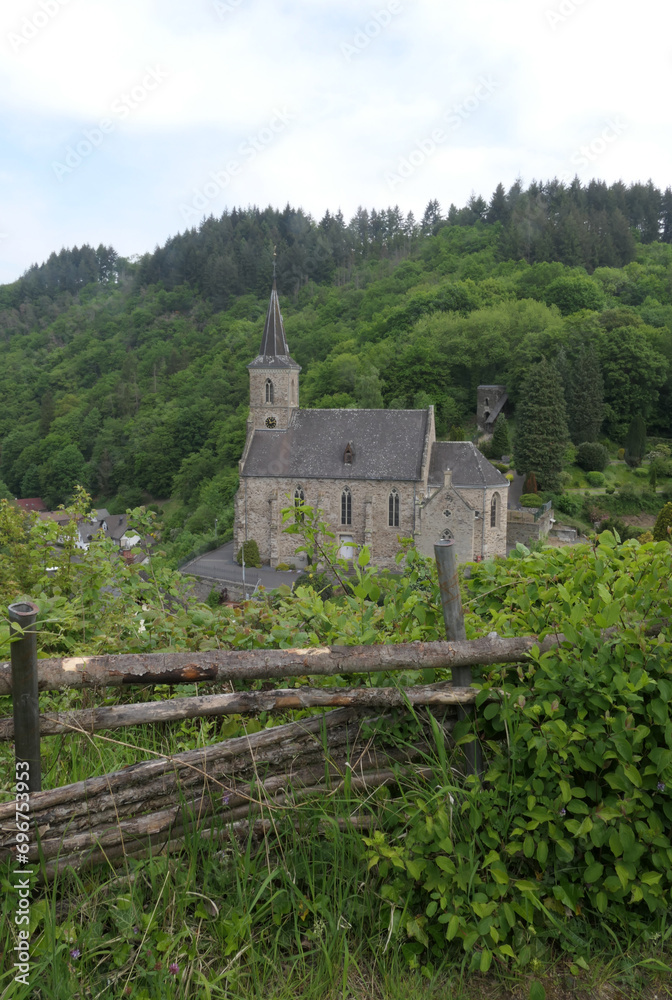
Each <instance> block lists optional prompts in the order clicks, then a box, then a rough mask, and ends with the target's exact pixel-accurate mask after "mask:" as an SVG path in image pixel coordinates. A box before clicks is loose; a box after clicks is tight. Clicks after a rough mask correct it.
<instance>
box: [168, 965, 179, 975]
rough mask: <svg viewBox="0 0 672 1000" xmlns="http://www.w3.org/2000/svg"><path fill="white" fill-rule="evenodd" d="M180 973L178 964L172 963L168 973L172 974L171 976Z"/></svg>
mask: <svg viewBox="0 0 672 1000" xmlns="http://www.w3.org/2000/svg"><path fill="white" fill-rule="evenodd" d="M179 971H180V967H179V965H178V964H177V962H171V963H170V965H169V966H168V972H169V973H170V974H171V976H176V975H177V974H178V972H179Z"/></svg>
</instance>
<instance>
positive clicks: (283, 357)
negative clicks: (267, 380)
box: [247, 278, 301, 371]
mask: <svg viewBox="0 0 672 1000" xmlns="http://www.w3.org/2000/svg"><path fill="white" fill-rule="evenodd" d="M247 367H248V368H296V369H297V370H298V371H301V365H297V363H296V361H294V360H293V359H292V358H290V356H289V347H288V346H287V338H286V337H285V327H284V324H283V322H282V313H281V312H280V302H279V300H278V289H277V288H276V285H275V278H274V279H273V288H272V290H271V298H270V301H269V303H268V312H267V313H266V322H265V323H264V333H263V335H262V338H261V347H260V348H259V354H258V355H257V357H256V358H255V359H254V361H252V362H251V363H250V364H249V365H248V366H247Z"/></svg>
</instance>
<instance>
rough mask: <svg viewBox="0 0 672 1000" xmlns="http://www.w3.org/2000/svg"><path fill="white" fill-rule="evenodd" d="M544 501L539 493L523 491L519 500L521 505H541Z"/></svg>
mask: <svg viewBox="0 0 672 1000" xmlns="http://www.w3.org/2000/svg"><path fill="white" fill-rule="evenodd" d="M543 502H544V501H543V500H542V499H541V497H540V496H539V494H538V493H523V494H522V495H521V498H520V501H519V503H520V506H521V507H541V505H542V503H543Z"/></svg>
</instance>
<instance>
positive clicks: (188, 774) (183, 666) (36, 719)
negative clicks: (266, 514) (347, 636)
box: [0, 542, 562, 878]
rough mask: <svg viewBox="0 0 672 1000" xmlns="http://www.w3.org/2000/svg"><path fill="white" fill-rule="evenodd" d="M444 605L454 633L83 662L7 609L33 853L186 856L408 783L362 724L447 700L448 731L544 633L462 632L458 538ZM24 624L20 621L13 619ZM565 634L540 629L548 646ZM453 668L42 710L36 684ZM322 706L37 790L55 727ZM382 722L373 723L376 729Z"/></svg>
mask: <svg viewBox="0 0 672 1000" xmlns="http://www.w3.org/2000/svg"><path fill="white" fill-rule="evenodd" d="M436 558H437V567H438V571H439V583H440V587H441V599H442V607H443V612H444V620H445V623H446V632H447V635H448V639H449V641H446V642H433V643H408V644H404V645H388V646H346V647H328V648H317V649H284V650H250V651H237V650H225V651H211V652H206V653H163V654H161V653H158V654H148V655H132V654H128V655H118V656H90V657H89V656H83V657H71V658H61V659H45V660H39V661H38V660H37V646H36V631H35V627H34V622H35V614H36V611H37V609H36V608H35V607H34V605H32V604H27V603H26V604H20V605H12V607H11V608H10V621H11V622H13V623H14V624H13V628H15V630H17V632H18V635H17V636H15V641H13V642H12V647H11V652H12V660H11V663H3V664H0V693H2V694H6V693H11V694H12V697H13V718H12V719H9V718H5V719H1V720H0V739H5V740H10V739H14V742H15V751H16V759H17V761H27V762H29V764H30V824H31V826H30V829H31V835H30V838H29V848H28V855H27V857H28V861H29V862H31V863H35V864H36V863H40V864H41V875H42V877H43V878H49V877H51V876H53V875H54V873H55V872H56V871H57V870H59V869H60V870H63V869H64V868H76V869H82V868H84V867H88V866H90V865H93V864H96V863H99V862H102V861H108V862H110V863H115V862H119V861H120V860H123V858H126V857H133V856H141V855H144V854H146V853H147V852H148V851H154V852H156V851H159V850H171V851H172V850H178V849H180V847H181V846H182V844H183V842H184V839H185V837H187V836H190V835H192V834H193V832H194V831H198V835H199V836H202V837H212V836H220V837H227V836H230V835H231V830H232V829H233V830H235V829H236V824H241V823H243V824H249V823H251V822H255V815H256V816H260V820H257V822H259V823H260V825H261V828H262V829H263V828H264V824H266V823H268V817H269V815H272V814H273V812H274V810H276V811H277V810H279V811H281V812H282V811H286V810H289V809H291V808H293V806H294V804H296V803H297V802H298V801H299V800H301V799H305V798H306V797H309V796H311V795H315V794H321V795H325V794H331V793H334V792H337V791H338V790H339V788H342V787H344V786H345V785H347V786H348V787H350V788H352V789H357V790H367V789H373V788H376V787H379V786H381V785H384V784H389V783H392V782H395V781H397V780H398V779H399V775H400V770H404V769H408V768H414V767H415V768H416V769H417V768H418V767H420V768H421V762H422V747H421V745H419V746H417V747H416V748H415V750H414V749H413V748H410V749H409V750H405V751H404V752H400V751H398V750H390V748H389V745H386V741H385V738H384V732H381V731H380V727H378V732H379V735H378V736H376V734H375V732H374V735H371V734H372V728H371V726H370V725H367V726H366V728H365V729H364V727H363V726H362V722H363V721H364V720H365V719H366V720H367V722H370V720H371V719H372V716H375V717H377V718H379V719H380V718H384V714H385V713H386V712H389V711H391V710H393V709H399V708H406V709H409V708H411V707H415V706H423V707H426V706H439V707H440V709H441V711H440V713H437V714H438V715H439V716H440V718H441V725H442V726H443V728H444V732H445V733H446V734H448V733H449V732H450V730H451V728H452V726H453V724H454V720H455V718H457V717H460V716H461V717H464V716H465V715H466V714H467V713H468V712H469V711H470V706H472V703H473V701H474V699H475V696H476V691H475V689H474V688H472V687H471V686H470V683H471V667H472V666H473V665H476V664H489V663H503V662H517V661H520V660H521V659H524V657H525V654H526V653H527V652H528V651H529V649H530V648H531V647H532V645H533V644H535V643H537V640H536V639H535V638H534V637H529V638H516V639H502V638H500V637H499V636H497V635H495V634H491V635H489V636H487V637H484V638H480V639H475V640H472V641H466V639H465V637H464V622H463V618H462V609H461V603H460V595H459V585H458V579H457V572H456V567H455V562H454V555H453V550H452V542H447V543H441V544H440V545H437V546H436ZM17 626H18V629H17ZM559 641H562V636H556V637H554V638H552V639H550V638H549V639H546V640H545V641H544V642H543V643H541V644H539V645H541V647H542V649H547V648H551V647H552V646H553V645H555V644H556V643H557V642H559ZM426 668H450V669H451V671H452V678H453V682H452V683H446V682H443V683H439V684H430V685H418V686H413V687H409V688H406V689H400V688H397V687H385V688H366V687H364V688H363V687H352V688H343V687H338V688H327V689H325V688H312V687H299V688H287V689H282V688H281V689H275V690H265V691H232V692H231V693H228V694H215V695H199V696H195V697H190V698H175V699H170V700H167V701H164V702H149V703H147V702H145V703H141V704H132V705H117V706H114V707H105V708H93V709H86V710H77V711H69V712H59V713H55V712H51V713H45V714H43V715H40V713H39V691H49V690H60V689H63V688H66V687H73V688H84V687H95V688H101V687H106V686H118V685H138V684H144V685H147V684H177V683H185V682H194V681H198V682H211V683H221V682H223V681H232V682H234V681H235V682H241V681H243V682H247V681H250V680H253V679H265V680H269V679H278V678H288V677H308V676H311V675H322V676H324V675H347V674H365V673H373V672H381V671H385V672H387V671H401V670H419V669H426ZM313 707H324V708H327V707H328V708H331V709H332V711H329V712H327V713H324V714H322V715H319V716H313V717H310V718H306V719H303V720H301V721H298V722H291V723H288V724H286V725H281V726H277V727H275V728H272V729H264V730H263V731H261V732H258V733H255V734H254V735H249V736H244V737H239V738H236V739H229V740H225V741H224V742H221V743H216V744H214V745H211V746H207V747H205V748H202V749H197V750H191V751H188V752H186V753H180V754H175V755H172V756H165V755H155V757H154V758H153V759H151V760H145V761H143V762H140V763H137V764H134V765H132V766H129V767H126V768H123V769H122V770H120V771H116V772H113V773H110V774H105V775H102V776H100V777H92V778H88V779H86V780H85V781H80V782H76V783H74V784H69V785H65V786H62V787H60V788H55V789H51V790H44V791H42V790H41V777H40V739H41V738H42V737H48V736H51V735H55V734H58V733H66V732H78V733H82V734H87V735H90V736H92V735H93V734H95V733H96V732H99V731H101V730H112V729H116V728H119V727H123V726H130V725H137V724H139V723H151V722H166V721H170V720H175V719H185V718H194V717H201V716H204V717H208V716H209V717H212V716H220V715H227V714H231V713H246V712H248V713H257V712H260V711H280V712H281V711H285V710H290V709H296V708H313ZM374 728H375V727H374ZM466 767H467V769H468V770H471V771H478V770H479V767H480V764H479V756H478V749H477V746H476V744H470V745H468V746H467V748H466ZM17 818H19V817H18V814H17V813H16V809H15V803H14V801H11V802H6V803H2V804H0V860H5V861H8V860H12V859H14V860H15V852H16V848H17V826H16V821H17Z"/></svg>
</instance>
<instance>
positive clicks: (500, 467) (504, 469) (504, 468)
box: [492, 462, 509, 475]
mask: <svg viewBox="0 0 672 1000" xmlns="http://www.w3.org/2000/svg"><path fill="white" fill-rule="evenodd" d="M492 464H493V465H494V467H495V468H496V469H497V472H501V473H502V475H504V473H505V472H508V471H509V467H508V465H505V464H504V462H493V463H492Z"/></svg>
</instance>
